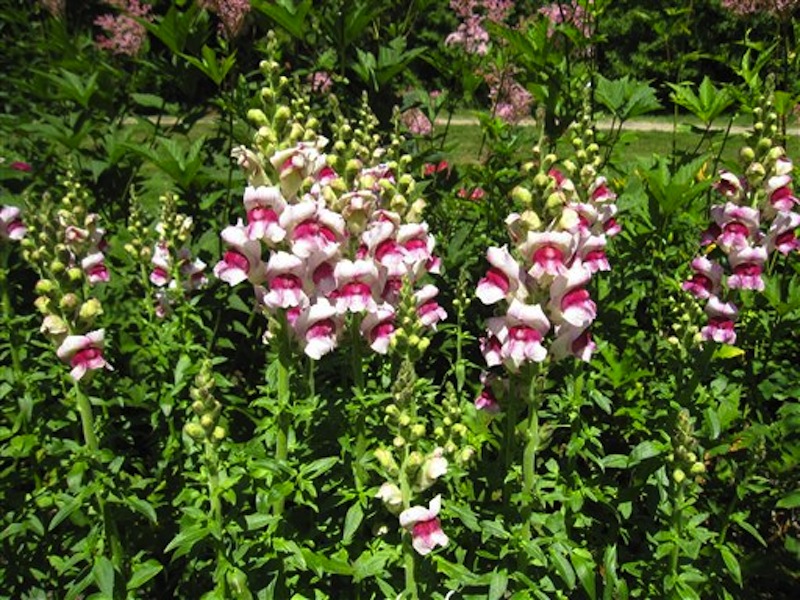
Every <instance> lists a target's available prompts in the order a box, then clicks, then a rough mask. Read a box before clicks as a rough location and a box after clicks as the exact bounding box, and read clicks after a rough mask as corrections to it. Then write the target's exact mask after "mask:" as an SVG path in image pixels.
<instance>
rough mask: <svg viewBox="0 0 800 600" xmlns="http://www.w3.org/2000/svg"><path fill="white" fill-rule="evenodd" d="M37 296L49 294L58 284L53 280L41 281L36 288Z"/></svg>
mask: <svg viewBox="0 0 800 600" xmlns="http://www.w3.org/2000/svg"><path fill="white" fill-rule="evenodd" d="M34 289H35V291H36V293H37V294H42V295H45V294H49V293H51V292H52V291H53V290H55V289H56V284H55V283H53V281H52V280H51V279H40V280H39V281H37V282H36V287H35V288H34Z"/></svg>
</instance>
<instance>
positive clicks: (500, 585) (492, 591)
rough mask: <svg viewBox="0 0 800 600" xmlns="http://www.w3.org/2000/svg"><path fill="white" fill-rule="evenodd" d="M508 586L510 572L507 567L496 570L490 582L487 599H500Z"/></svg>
mask: <svg viewBox="0 0 800 600" xmlns="http://www.w3.org/2000/svg"><path fill="white" fill-rule="evenodd" d="M507 588H508V573H507V572H506V570H505V569H503V570H502V571H494V572H493V573H492V579H491V581H490V582H489V594H488V597H487V600H500V598H502V597H503V595H504V594H505V593H506V589H507Z"/></svg>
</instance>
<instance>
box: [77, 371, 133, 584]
mask: <svg viewBox="0 0 800 600" xmlns="http://www.w3.org/2000/svg"><path fill="white" fill-rule="evenodd" d="M73 390H74V392H75V404H76V407H77V409H78V414H79V415H80V418H81V428H82V430H83V441H84V446H85V447H86V449H87V450H88V451H89V454H90V456H91V458H92V459H95V458H97V454H98V451H99V449H100V445H99V443H98V442H97V435H96V434H95V432H94V414H93V413H92V404H91V402H90V401H89V397H88V396H87V395H86V394H84V393H83V390H81V387H80V384H79V383H78V382H77V381H76V382H75V385H74V388H73ZM95 499H96V500H97V511H98V513H99V514H100V516H101V518H102V520H103V530H104V531H105V536H106V540H107V541H108V543H109V545H110V546H111V557H112V562H113V563H114V566H116V567H117V568H118V569H120V570H121V569H122V567H123V556H124V555H123V552H122V544H121V542H120V539H119V531H118V530H117V526H116V522H115V521H114V519H113V518H112V517H111V515H110V513H109V511H108V506H107V505H106V502H105V498H104V497H103V493H102V488H100V487H98V489H97V491H96V492H95Z"/></svg>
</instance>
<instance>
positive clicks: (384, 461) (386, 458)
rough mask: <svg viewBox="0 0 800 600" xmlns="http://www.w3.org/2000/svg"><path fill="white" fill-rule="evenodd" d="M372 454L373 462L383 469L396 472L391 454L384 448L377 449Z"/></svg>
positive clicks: (395, 464)
mask: <svg viewBox="0 0 800 600" xmlns="http://www.w3.org/2000/svg"><path fill="white" fill-rule="evenodd" d="M373 454H374V455H375V460H377V461H378V464H380V465H381V466H382V467H383V468H384V469H386V470H387V471H390V472H394V471H396V470H397V463H396V462H395V460H394V457H393V456H392V453H391V452H389V451H388V450H387V449H386V448H378V449H377V450H375V452H374V453H373Z"/></svg>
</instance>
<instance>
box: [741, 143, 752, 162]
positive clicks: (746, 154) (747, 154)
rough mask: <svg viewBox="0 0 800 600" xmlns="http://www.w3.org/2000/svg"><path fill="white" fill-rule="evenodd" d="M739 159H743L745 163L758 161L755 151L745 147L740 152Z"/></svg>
mask: <svg viewBox="0 0 800 600" xmlns="http://www.w3.org/2000/svg"><path fill="white" fill-rule="evenodd" d="M739 158H741V159H742V160H743V161H744V162H748V163H749V162H753V161H754V160H755V159H756V153H755V150H753V149H752V148H751V147H750V146H745V147H744V148H742V149H741V150H740V151H739Z"/></svg>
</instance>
